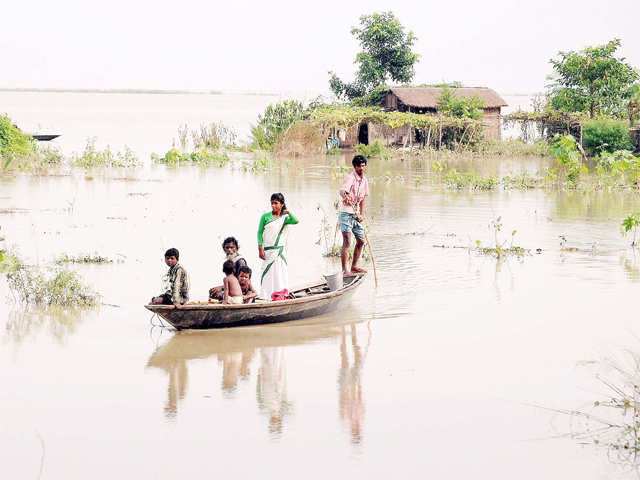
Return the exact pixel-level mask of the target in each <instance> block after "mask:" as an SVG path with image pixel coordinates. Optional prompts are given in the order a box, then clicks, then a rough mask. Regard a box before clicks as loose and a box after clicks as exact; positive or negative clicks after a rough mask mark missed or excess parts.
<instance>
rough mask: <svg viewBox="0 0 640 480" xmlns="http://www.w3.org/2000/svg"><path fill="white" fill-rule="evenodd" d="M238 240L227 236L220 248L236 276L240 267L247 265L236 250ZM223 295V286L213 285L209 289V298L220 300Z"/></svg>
mask: <svg viewBox="0 0 640 480" xmlns="http://www.w3.org/2000/svg"><path fill="white" fill-rule="evenodd" d="M239 248H240V247H239V246H238V240H236V238H235V237H227V238H225V239H224V242H222V250H223V251H224V253H225V255H226V257H227V258H226V260H225V261H227V260H231V261H232V262H233V264H234V268H235V270H236V277H237V276H238V274H239V272H240V268H242V267H246V266H247V261H246V260H245V259H244V257H243V256H242V255H241V254H240V253H239V252H238V249H239ZM223 295H224V287H223V286H222V285H220V286H219V287H213V288H210V289H209V298H211V299H214V300H222V297H223Z"/></svg>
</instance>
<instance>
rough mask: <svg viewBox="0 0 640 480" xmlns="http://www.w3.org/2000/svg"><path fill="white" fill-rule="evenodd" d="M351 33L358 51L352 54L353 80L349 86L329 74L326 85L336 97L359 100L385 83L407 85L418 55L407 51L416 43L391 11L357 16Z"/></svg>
mask: <svg viewBox="0 0 640 480" xmlns="http://www.w3.org/2000/svg"><path fill="white" fill-rule="evenodd" d="M351 34H352V35H353V36H355V37H356V38H357V39H358V40H359V41H360V46H361V48H362V51H361V52H359V53H358V54H357V55H356V60H355V62H354V63H355V64H356V65H358V71H357V73H356V79H355V80H354V81H353V82H351V83H346V82H343V81H342V80H340V78H338V76H337V75H336V74H335V73H333V72H329V75H330V79H329V85H330V86H331V90H332V91H333V93H334V94H335V95H336V96H337V97H338V98H344V99H348V100H352V99H354V98H358V97H363V96H364V95H367V94H368V93H370V92H371V91H372V90H373V89H374V88H375V87H378V86H380V85H384V84H385V83H386V82H387V81H389V80H390V81H393V82H396V83H409V82H411V80H412V79H413V76H414V73H415V72H414V69H413V66H414V64H415V63H416V61H417V60H418V55H417V54H415V53H413V52H412V51H411V47H412V46H413V44H414V43H415V41H416V38H415V36H414V35H413V32H412V31H408V32H405V29H404V27H403V26H402V24H401V23H400V22H399V21H398V19H397V18H396V17H395V15H394V14H393V12H382V13H373V14H371V15H362V16H361V17H360V25H359V27H354V28H352V29H351Z"/></svg>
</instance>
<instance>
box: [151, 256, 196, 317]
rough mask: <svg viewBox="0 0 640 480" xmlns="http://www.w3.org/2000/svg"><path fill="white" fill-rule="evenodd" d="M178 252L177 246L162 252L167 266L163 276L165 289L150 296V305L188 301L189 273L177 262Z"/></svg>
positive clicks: (182, 303) (177, 303)
mask: <svg viewBox="0 0 640 480" xmlns="http://www.w3.org/2000/svg"><path fill="white" fill-rule="evenodd" d="M179 258H180V252H178V249H177V248H170V249H169V250H167V251H166V252H165V253H164V262H165V263H166V264H167V266H168V267H169V271H168V272H167V274H166V276H165V280H166V284H167V287H166V291H165V292H164V293H163V294H162V295H159V296H157V297H153V298H151V304H152V305H175V306H176V307H178V306H180V305H184V304H185V303H187V302H188V301H189V275H187V271H186V270H185V269H184V267H183V266H182V265H180V264H179V263H178V259H179Z"/></svg>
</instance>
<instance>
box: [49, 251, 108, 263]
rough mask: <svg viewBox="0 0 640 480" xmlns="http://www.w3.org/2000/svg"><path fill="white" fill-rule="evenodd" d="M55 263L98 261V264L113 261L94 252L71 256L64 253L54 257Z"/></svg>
mask: <svg viewBox="0 0 640 480" xmlns="http://www.w3.org/2000/svg"><path fill="white" fill-rule="evenodd" d="M56 263H57V264H58V265H61V264H63V263H98V264H100V263H113V260H111V259H110V258H107V257H103V256H102V255H98V254H95V255H89V254H85V255H78V256H75V257H73V256H70V255H67V254H66V253H64V254H62V255H60V256H59V257H58V258H57V259H56Z"/></svg>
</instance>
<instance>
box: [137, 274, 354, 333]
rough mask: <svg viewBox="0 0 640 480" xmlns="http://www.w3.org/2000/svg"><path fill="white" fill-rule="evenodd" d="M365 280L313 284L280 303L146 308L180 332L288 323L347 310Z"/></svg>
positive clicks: (344, 279) (304, 286)
mask: <svg viewBox="0 0 640 480" xmlns="http://www.w3.org/2000/svg"><path fill="white" fill-rule="evenodd" d="M365 277H366V274H365V273H358V274H356V275H348V276H344V278H343V281H344V286H343V287H342V288H339V289H338V290H333V291H332V290H331V289H330V288H329V286H328V285H327V282H326V281H318V282H314V283H310V284H308V285H303V286H301V287H297V288H295V289H293V290H292V291H291V294H290V295H291V297H292V298H290V299H287V300H281V301H277V302H263V303H247V304H244V305H224V304H221V303H212V304H187V305H182V306H180V308H176V307H175V306H173V305H145V308H146V309H147V310H150V311H152V312H154V313H156V314H158V315H159V316H160V317H162V318H163V319H165V320H166V321H167V322H169V323H170V324H171V325H172V326H173V327H175V328H176V329H178V330H183V329H188V328H199V329H202V328H226V327H237V326H241V325H264V324H267V323H278V322H288V321H291V320H299V319H301V318H307V317H314V316H316V315H322V314H325V313H329V312H333V311H336V310H338V309H340V308H343V307H344V306H345V305H346V304H347V303H348V302H349V300H351V297H352V296H353V294H354V293H355V291H356V289H357V288H358V287H359V286H360V285H361V284H362V283H363V280H364V278H365ZM338 278H339V277H338Z"/></svg>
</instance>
